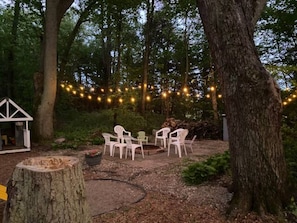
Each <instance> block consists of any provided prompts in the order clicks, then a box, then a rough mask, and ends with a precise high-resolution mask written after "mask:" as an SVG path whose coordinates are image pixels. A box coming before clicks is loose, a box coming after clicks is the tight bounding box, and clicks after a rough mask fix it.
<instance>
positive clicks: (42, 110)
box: [34, 0, 74, 140]
mask: <svg viewBox="0 0 297 223" xmlns="http://www.w3.org/2000/svg"><path fill="white" fill-rule="evenodd" d="M73 1H74V0H67V1H65V0H47V1H46V14H45V16H46V19H45V35H44V38H45V44H44V77H43V92H42V95H41V102H40V105H39V106H38V107H37V112H36V117H35V121H34V122H35V123H34V135H35V137H36V138H37V139H39V140H40V139H51V138H52V137H53V134H54V106H55V100H56V92H57V40H58V29H59V26H60V23H61V20H62V17H63V15H64V13H65V12H66V10H67V9H68V8H69V7H70V5H71V4H72V2H73Z"/></svg>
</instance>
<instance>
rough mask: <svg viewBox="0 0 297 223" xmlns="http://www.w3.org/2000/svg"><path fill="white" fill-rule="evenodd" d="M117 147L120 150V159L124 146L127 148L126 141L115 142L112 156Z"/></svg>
mask: <svg viewBox="0 0 297 223" xmlns="http://www.w3.org/2000/svg"><path fill="white" fill-rule="evenodd" d="M117 148H118V149H119V150H120V159H122V158H123V152H124V148H127V144H126V143H119V142H117V143H116V144H114V146H113V150H112V156H114V151H115V150H116V149H117Z"/></svg>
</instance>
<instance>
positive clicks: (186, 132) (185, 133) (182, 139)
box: [180, 129, 189, 143]
mask: <svg viewBox="0 0 297 223" xmlns="http://www.w3.org/2000/svg"><path fill="white" fill-rule="evenodd" d="M188 134H189V130H188V129H183V131H181V132H180V142H181V143H184V142H185V139H186V137H187V135H188Z"/></svg>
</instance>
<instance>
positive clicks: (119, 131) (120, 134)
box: [113, 125, 131, 143]
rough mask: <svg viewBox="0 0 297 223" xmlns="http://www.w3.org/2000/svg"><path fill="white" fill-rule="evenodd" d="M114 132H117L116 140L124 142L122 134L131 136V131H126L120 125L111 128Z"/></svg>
mask: <svg viewBox="0 0 297 223" xmlns="http://www.w3.org/2000/svg"><path fill="white" fill-rule="evenodd" d="M113 130H114V132H115V133H116V134H117V137H118V142H119V143H125V140H124V136H125V135H126V136H131V132H129V131H126V130H125V128H124V127H123V126H121V125H116V126H115V127H114V128H113Z"/></svg>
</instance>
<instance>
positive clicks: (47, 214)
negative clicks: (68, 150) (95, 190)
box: [3, 156, 91, 223]
mask: <svg viewBox="0 0 297 223" xmlns="http://www.w3.org/2000/svg"><path fill="white" fill-rule="evenodd" d="M7 193H8V201H7V203H6V206H5V209H4V216H3V223H23V222H42V223H53V222H63V223H76V222H77V223H80V222H91V217H90V214H89V207H88V205H87V202H86V194H85V183H84V180H83V174H82V170H81V165H80V162H79V160H78V159H77V158H75V157H68V156H48V157H34V158H29V159H26V160H24V161H22V162H21V163H19V164H17V166H16V168H15V170H14V172H13V175H12V178H11V179H10V181H9V183H8V187H7Z"/></svg>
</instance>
